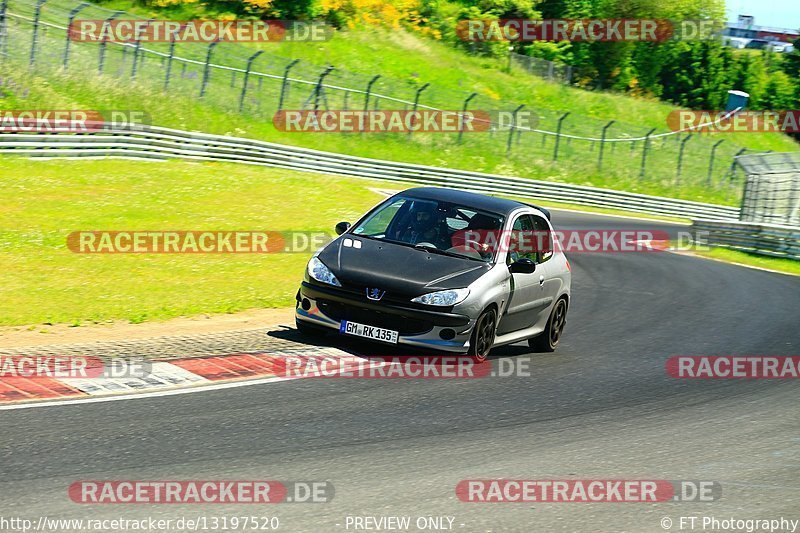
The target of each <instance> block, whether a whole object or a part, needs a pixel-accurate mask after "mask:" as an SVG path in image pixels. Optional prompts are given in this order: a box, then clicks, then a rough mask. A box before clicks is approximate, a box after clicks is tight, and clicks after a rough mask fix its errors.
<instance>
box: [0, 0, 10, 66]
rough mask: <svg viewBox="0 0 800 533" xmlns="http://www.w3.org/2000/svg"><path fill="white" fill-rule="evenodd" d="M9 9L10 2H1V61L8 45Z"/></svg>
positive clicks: (5, 0) (3, 0)
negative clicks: (7, 12) (7, 11)
mask: <svg viewBox="0 0 800 533" xmlns="http://www.w3.org/2000/svg"><path fill="white" fill-rule="evenodd" d="M7 9H8V0H2V1H0V59H1V58H2V56H3V55H4V54H3V48H4V47H5V43H6V33H7V28H8V18H7V16H6V10H7Z"/></svg>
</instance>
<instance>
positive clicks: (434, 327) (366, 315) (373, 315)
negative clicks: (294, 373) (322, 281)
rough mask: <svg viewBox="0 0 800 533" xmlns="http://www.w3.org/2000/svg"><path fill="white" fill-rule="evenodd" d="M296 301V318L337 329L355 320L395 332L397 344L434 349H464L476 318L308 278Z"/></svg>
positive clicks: (461, 351)
mask: <svg viewBox="0 0 800 533" xmlns="http://www.w3.org/2000/svg"><path fill="white" fill-rule="evenodd" d="M296 300H297V304H296V306H295V317H296V318H297V320H300V321H302V322H307V323H309V324H314V325H317V326H322V327H326V328H329V329H331V330H337V331H339V329H340V326H341V323H342V321H343V320H348V321H351V322H358V323H361V324H366V325H370V326H376V327H380V328H384V329H389V330H393V331H397V332H398V338H397V343H398V344H405V345H409V346H415V347H418V348H427V349H433V350H437V351H447V352H457V353H463V352H466V351H467V350H468V348H469V338H470V335H471V333H472V327H473V326H474V325H475V319H474V318H472V317H469V316H467V315H462V314H458V313H452V312H443V311H429V310H426V309H417V308H413V307H405V306H402V305H397V304H395V303H388V302H372V301H369V300H367V299H366V297H363V298H358V297H357V296H355V295H354V294H352V293H350V292H347V291H343V290H340V289H337V288H333V287H331V288H328V287H325V286H321V285H316V284H311V283H309V282H308V281H304V282H303V283H302V285H301V286H300V290H299V291H297V296H296ZM451 335H452V338H448V337H450V336H451ZM356 338H360V337H356ZM365 340H369V339H365ZM374 342H380V341H374Z"/></svg>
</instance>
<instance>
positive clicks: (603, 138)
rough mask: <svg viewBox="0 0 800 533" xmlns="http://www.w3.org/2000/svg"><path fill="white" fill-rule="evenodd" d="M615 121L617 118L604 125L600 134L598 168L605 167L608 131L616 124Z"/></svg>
mask: <svg viewBox="0 0 800 533" xmlns="http://www.w3.org/2000/svg"><path fill="white" fill-rule="evenodd" d="M614 122H616V120H612V121H610V122H609V123H608V124H606V125H605V126H603V133H601V134H600V150H599V152H600V153H599V154H598V155H597V170H602V168H603V150H604V149H605V146H606V132H607V131H608V128H610V127H611V126H613V125H614Z"/></svg>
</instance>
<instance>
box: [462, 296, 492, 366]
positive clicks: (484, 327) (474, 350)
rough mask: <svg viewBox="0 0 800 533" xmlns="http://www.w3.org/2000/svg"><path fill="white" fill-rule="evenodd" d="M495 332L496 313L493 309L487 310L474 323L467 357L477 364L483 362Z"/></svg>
mask: <svg viewBox="0 0 800 533" xmlns="http://www.w3.org/2000/svg"><path fill="white" fill-rule="evenodd" d="M496 330H497V312H496V311H495V310H494V309H487V310H486V311H484V312H483V313H481V316H479V317H478V320H477V321H476V322H475V327H474V328H473V329H472V336H471V337H470V339H469V351H468V352H467V355H469V356H471V357H474V358H475V359H476V360H477V361H478V362H479V363H481V362H483V361H485V360H486V358H487V357H488V356H489V352H490V351H491V349H492V344H494V337H495V332H496Z"/></svg>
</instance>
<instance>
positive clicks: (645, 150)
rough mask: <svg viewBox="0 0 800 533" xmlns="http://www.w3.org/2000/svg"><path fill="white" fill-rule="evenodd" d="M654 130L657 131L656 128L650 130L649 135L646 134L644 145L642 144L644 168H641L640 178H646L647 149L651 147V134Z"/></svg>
mask: <svg viewBox="0 0 800 533" xmlns="http://www.w3.org/2000/svg"><path fill="white" fill-rule="evenodd" d="M654 131H656V128H653V129H652V130H650V131H648V132H647V135H645V136H644V145H643V146H642V168H641V169H640V170H639V179H644V175H645V172H646V169H647V150H649V148H650V136H651V135H652V134H653V132H654Z"/></svg>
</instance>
